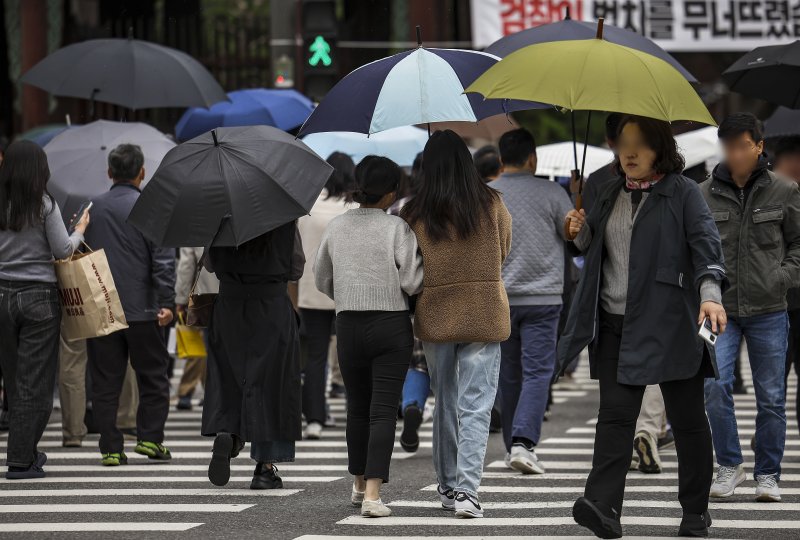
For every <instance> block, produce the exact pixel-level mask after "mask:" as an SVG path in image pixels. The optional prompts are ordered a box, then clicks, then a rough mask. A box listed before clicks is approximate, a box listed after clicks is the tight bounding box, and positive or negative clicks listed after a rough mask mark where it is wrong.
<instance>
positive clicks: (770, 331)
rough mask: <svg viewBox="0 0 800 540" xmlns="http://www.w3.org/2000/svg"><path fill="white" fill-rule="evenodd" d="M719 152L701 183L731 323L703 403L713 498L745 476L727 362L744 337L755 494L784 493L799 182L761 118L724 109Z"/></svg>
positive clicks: (771, 497)
mask: <svg viewBox="0 0 800 540" xmlns="http://www.w3.org/2000/svg"><path fill="white" fill-rule="evenodd" d="M719 137H720V139H721V140H722V145H723V148H724V152H725V159H724V161H723V163H721V164H720V165H718V166H717V168H716V169H714V173H713V176H712V178H711V180H708V181H706V182H704V183H703V184H702V185H701V190H702V192H703V195H704V196H705V199H706V202H707V203H708V206H709V208H710V209H711V212H712V215H713V216H714V221H715V222H716V225H717V229H718V230H719V235H720V237H721V239H722V248H723V251H724V254H725V265H726V267H727V269H728V278H729V279H730V283H731V287H730V289H728V290H727V291H726V292H725V294H724V295H723V298H722V300H723V304H724V306H725V311H726V312H727V314H728V318H729V323H728V328H727V330H726V332H725V333H724V334H723V335H721V336H720V337H719V339H718V340H717V345H716V352H717V365H718V368H719V379H718V380H712V379H708V380H707V381H706V387H705V393H706V410H707V412H708V419H709V422H710V424H711V432H712V435H713V439H714V449H715V452H716V456H717V462H718V464H719V470H718V472H717V479H716V481H715V482H714V484H713V485H712V486H711V492H710V495H711V497H716V498H726V497H730V496H731V495H733V494H734V491H735V489H736V487H737V486H739V485H740V484H741V483H742V482H744V481H745V479H746V475H745V471H744V465H743V463H744V459H743V457H742V449H741V446H740V444H739V433H738V430H737V427H736V415H735V411H734V406H733V397H732V388H733V367H734V363H735V360H736V357H737V355H738V354H739V346H740V341H741V337H742V336H744V338H745V340H746V341H747V350H748V355H749V359H750V367H751V369H752V372H753V387H754V390H755V396H756V402H757V404H758V416H757V417H756V441H755V467H754V469H755V470H754V473H755V478H756V481H757V482H758V487H757V488H756V498H757V500H759V501H765V502H771V501H780V500H781V495H780V489H779V488H778V481H779V480H780V473H781V460H782V459H783V451H784V443H785V440H786V410H785V404H786V397H785V381H784V373H785V357H786V347H787V335H788V329H789V320H788V316H787V313H786V307H787V304H786V292H787V290H788V289H789V288H791V287H797V286H798V285H800V190H798V187H797V185H796V184H795V183H793V182H790V181H786V180H784V179H782V178H779V177H778V176H777V175H775V174H774V173H772V172H771V171H769V169H768V165H769V163H768V160H767V157H766V155H765V154H764V132H763V127H762V125H761V122H760V121H759V120H758V119H757V118H756V117H755V116H753V115H752V114H749V113H738V114H734V115H731V116H729V117H728V118H726V119H725V121H723V122H722V124H721V125H720V127H719Z"/></svg>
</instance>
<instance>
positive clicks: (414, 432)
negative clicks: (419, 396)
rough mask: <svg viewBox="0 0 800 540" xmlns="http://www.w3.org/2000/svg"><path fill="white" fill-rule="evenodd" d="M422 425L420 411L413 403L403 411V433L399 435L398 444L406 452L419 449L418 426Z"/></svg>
mask: <svg viewBox="0 0 800 540" xmlns="http://www.w3.org/2000/svg"><path fill="white" fill-rule="evenodd" d="M420 425H422V411H421V410H420V408H419V407H417V405H416V403H413V404H411V405H409V406H408V407H406V409H405V410H404V411H403V433H402V435H400V446H402V447H403V450H405V451H406V452H412V453H413V452H416V451H417V450H418V449H419V426H420Z"/></svg>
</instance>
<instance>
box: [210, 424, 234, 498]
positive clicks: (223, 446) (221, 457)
mask: <svg viewBox="0 0 800 540" xmlns="http://www.w3.org/2000/svg"><path fill="white" fill-rule="evenodd" d="M237 438H238V437H237ZM233 450H234V436H233V435H231V434H230V433H217V437H216V438H215V439H214V450H212V454H211V463H209V464H208V479H209V480H211V483H212V484H214V485H215V486H224V485H225V484H227V483H228V480H230V479H231V457H233ZM236 453H237V454H238V453H239V452H238V450H237V452H236Z"/></svg>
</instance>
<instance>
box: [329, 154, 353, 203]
mask: <svg viewBox="0 0 800 540" xmlns="http://www.w3.org/2000/svg"><path fill="white" fill-rule="evenodd" d="M327 161H328V165H330V166H331V167H333V174H331V176H330V178H328V182H327V183H326V184H325V189H326V190H328V196H327V197H326V199H346V200H347V201H348V202H350V195H351V193H352V192H353V191H354V190H355V184H356V180H355V178H356V164H355V163H353V159H352V158H351V157H350V156H348V155H347V154H343V153H342V152H334V153H333V154H331V155H329V156H328V159H327Z"/></svg>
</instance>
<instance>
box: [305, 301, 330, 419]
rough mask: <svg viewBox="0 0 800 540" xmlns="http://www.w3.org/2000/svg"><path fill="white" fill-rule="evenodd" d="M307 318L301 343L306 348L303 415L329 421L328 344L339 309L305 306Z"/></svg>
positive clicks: (307, 417)
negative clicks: (326, 391)
mask: <svg viewBox="0 0 800 540" xmlns="http://www.w3.org/2000/svg"><path fill="white" fill-rule="evenodd" d="M300 318H301V319H302V321H303V326H302V332H301V333H300V343H301V346H302V348H303V351H304V354H303V356H304V366H303V373H304V374H303V414H304V415H305V417H306V421H307V422H319V423H320V424H324V423H325V418H326V416H327V410H326V408H325V404H326V400H325V385H326V383H327V374H328V372H327V369H326V368H327V366H328V346H329V345H330V342H331V334H332V333H333V321H334V319H335V318H336V312H335V311H333V310H327V309H301V310H300Z"/></svg>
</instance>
